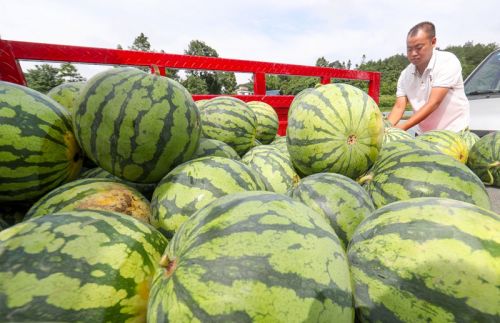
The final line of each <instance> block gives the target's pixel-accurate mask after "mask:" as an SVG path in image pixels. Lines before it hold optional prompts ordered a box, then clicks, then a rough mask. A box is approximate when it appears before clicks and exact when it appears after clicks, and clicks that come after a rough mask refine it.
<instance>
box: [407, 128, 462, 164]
mask: <svg viewBox="0 0 500 323" xmlns="http://www.w3.org/2000/svg"><path fill="white" fill-rule="evenodd" d="M417 140H420V141H426V142H428V143H430V144H432V147H433V148H434V149H435V150H436V151H438V152H441V153H443V154H446V155H449V156H451V157H453V158H455V159H456V160H458V161H460V162H461V163H463V164H465V163H466V162H467V157H468V156H469V149H468V148H467V144H466V143H465V141H464V139H463V138H462V137H461V136H460V134H458V133H456V132H453V131H450V130H432V131H428V132H425V133H424V134H422V135H420V136H418V137H417Z"/></svg>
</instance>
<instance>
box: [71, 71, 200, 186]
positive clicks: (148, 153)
mask: <svg viewBox="0 0 500 323" xmlns="http://www.w3.org/2000/svg"><path fill="white" fill-rule="evenodd" d="M73 122H74V125H75V134H76V136H77V138H78V141H79V142H80V144H81V146H82V148H83V149H84V151H85V153H86V155H88V156H89V158H90V159H92V160H93V161H94V162H96V163H97V164H98V165H99V166H100V167H102V168H104V169H105V170H107V171H108V172H110V173H112V174H113V175H116V176H118V177H120V178H123V179H126V180H128V181H132V182H139V183H155V182H158V181H159V180H160V179H161V178H162V177H163V176H165V174H167V173H168V172H169V171H170V170H171V169H173V168H174V167H175V166H177V165H179V164H181V163H183V162H185V161H187V160H189V159H190V158H191V155H193V153H194V151H195V150H196V147H197V146H198V141H199V136H200V131H201V128H200V117H199V112H198V109H197V108H196V105H195V103H194V101H193V99H192V98H191V95H190V94H189V93H188V92H187V90H186V89H185V88H184V87H183V86H182V85H180V84H179V83H177V82H176V81H173V80H170V79H168V78H166V77H163V76H157V75H153V74H148V73H144V72H143V71H141V70H139V69H136V68H113V69H110V70H107V71H104V72H102V73H99V74H97V75H95V76H94V77H93V78H91V79H90V80H89V81H88V82H87V84H86V86H85V87H84V88H83V89H82V93H81V95H80V97H79V100H78V102H77V108H76V111H75V114H74V119H73Z"/></svg>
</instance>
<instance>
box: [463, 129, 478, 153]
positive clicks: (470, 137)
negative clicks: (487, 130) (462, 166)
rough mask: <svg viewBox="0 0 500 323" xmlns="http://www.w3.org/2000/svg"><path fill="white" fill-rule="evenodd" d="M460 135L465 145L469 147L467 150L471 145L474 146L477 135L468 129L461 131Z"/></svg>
mask: <svg viewBox="0 0 500 323" xmlns="http://www.w3.org/2000/svg"><path fill="white" fill-rule="evenodd" d="M460 136H461V137H462V139H463V140H464V141H465V144H466V145H467V148H469V151H470V150H471V149H472V146H474V144H475V143H476V142H477V141H478V140H479V136H478V135H476V134H475V133H473V132H472V131H470V130H469V129H466V130H463V131H461V132H460Z"/></svg>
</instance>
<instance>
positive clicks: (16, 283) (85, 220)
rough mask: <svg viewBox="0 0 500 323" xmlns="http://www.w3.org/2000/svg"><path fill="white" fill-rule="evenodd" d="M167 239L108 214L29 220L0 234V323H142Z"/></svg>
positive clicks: (126, 218)
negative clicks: (151, 286)
mask: <svg viewBox="0 0 500 323" xmlns="http://www.w3.org/2000/svg"><path fill="white" fill-rule="evenodd" d="M166 245H167V240H166V239H165V237H163V235H161V233H159V232H158V231H157V230H154V229H153V228H152V227H151V226H149V225H146V224H144V223H142V222H141V221H138V220H136V219H134V218H132V217H129V216H124V215H122V214H119V213H114V212H109V211H72V212H66V213H61V214H50V215H46V216H43V217H38V218H33V219H30V220H28V221H25V222H22V223H20V224H17V225H16V226H14V227H11V228H9V229H7V230H3V231H2V232H0V321H2V322H7V321H9V322H21V321H23V322H24V321H31V322H34V321H36V322H42V321H43V322H56V321H57V322H83V321H85V322H145V319H146V310H147V300H148V295H149V290H150V283H151V279H152V277H153V276H152V275H153V274H154V271H155V267H156V264H157V263H158V261H159V260H160V257H161V254H162V252H163V250H164V249H165V247H166Z"/></svg>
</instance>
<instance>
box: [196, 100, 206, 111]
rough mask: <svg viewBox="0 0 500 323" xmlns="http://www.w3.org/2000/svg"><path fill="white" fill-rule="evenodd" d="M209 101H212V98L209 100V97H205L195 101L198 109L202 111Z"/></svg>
mask: <svg viewBox="0 0 500 323" xmlns="http://www.w3.org/2000/svg"><path fill="white" fill-rule="evenodd" d="M208 101H210V100H208V99H203V100H198V101H194V103H195V104H196V106H197V107H198V110H200V111H201V110H203V107H204V105H205V103H207V102H208Z"/></svg>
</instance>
